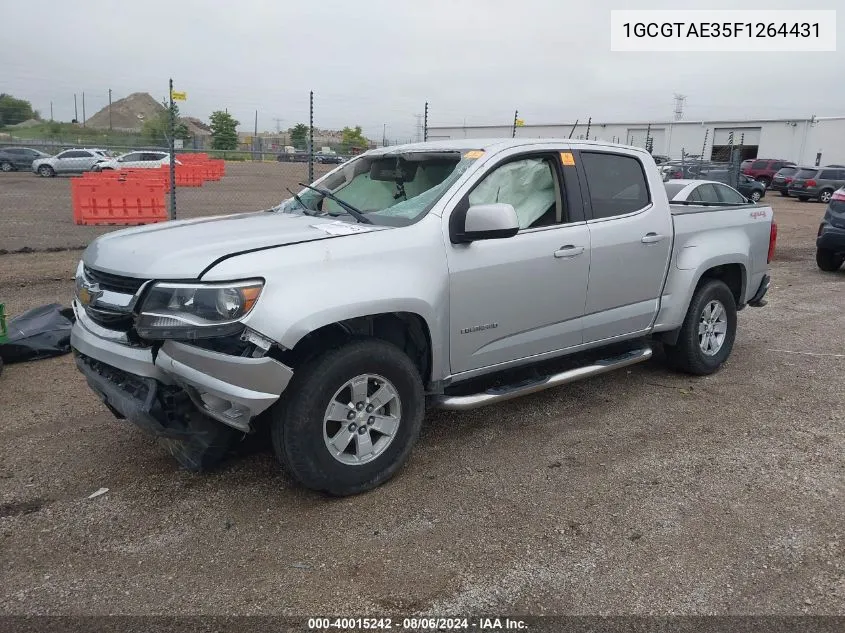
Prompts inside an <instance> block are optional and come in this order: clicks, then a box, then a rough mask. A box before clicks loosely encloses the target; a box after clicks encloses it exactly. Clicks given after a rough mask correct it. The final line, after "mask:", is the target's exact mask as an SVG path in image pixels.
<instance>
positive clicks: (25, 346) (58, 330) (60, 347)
mask: <svg viewBox="0 0 845 633" xmlns="http://www.w3.org/2000/svg"><path fill="white" fill-rule="evenodd" d="M73 321H74V315H73V309H71V308H63V307H62V306H61V304H58V303H51V304H50V305H45V306H40V307H38V308H33V309H32V310H28V311H27V312H24V313H23V314H19V315H18V316H16V317H15V318H13V319H11V320H10V321H9V322H8V323H7V326H8V330H9V332H8V339H7V342H5V343H0V358H2V359H3V362H5V363H20V362H23V361H27V360H38V359H41V358H50V357H52V356H61V355H62V354H67V353H68V352H70V329H71V327H73Z"/></svg>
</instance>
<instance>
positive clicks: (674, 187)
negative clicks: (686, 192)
mask: <svg viewBox="0 0 845 633" xmlns="http://www.w3.org/2000/svg"><path fill="white" fill-rule="evenodd" d="M664 187H665V188H666V197H667V198H669V200H674V199H675V196H677V195H678V194H679V193H681V190H682V189H683V188H684V187H686V185H682V184H679V183H676V182H670V183H667V184H665V185H664Z"/></svg>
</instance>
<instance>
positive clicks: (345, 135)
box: [341, 125, 370, 152]
mask: <svg viewBox="0 0 845 633" xmlns="http://www.w3.org/2000/svg"><path fill="white" fill-rule="evenodd" d="M341 134H342V136H341V145H343V151H345V152H348V151H349V150H351V149H352V148H353V147H357V148H359V149H366V148H367V147H369V146H370V142H369V141H368V140H367V139H366V138H364V135H363V134H362V133H361V126H360V125H356V126H355V127H354V128H351V127H345V128H343V132H342V133H341Z"/></svg>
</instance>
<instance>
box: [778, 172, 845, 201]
mask: <svg viewBox="0 0 845 633" xmlns="http://www.w3.org/2000/svg"><path fill="white" fill-rule="evenodd" d="M843 185H845V168H831V167H802V168H801V169H799V170H798V172H797V173H796V174H795V176H794V177H793V179H792V182H791V183H789V188H788V189H787V191H788V192H789V195H790V196H795V197H796V198H798V199H799V200H801V201H802V202H803V201H806V200H810V199H813V200H818V201H819V202H823V203H825V204H827V203H828V202H830V198H831V196H833V192H834V191H836V190H837V189H839V188H840V187H842V186H843Z"/></svg>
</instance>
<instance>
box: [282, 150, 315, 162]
mask: <svg viewBox="0 0 845 633" xmlns="http://www.w3.org/2000/svg"><path fill="white" fill-rule="evenodd" d="M308 157H309V154H308V152H306V151H304V150H296V151H295V152H282V153H281V154H279V155H278V156H277V158H276V159H277V160H278V161H279V162H280V163H307V162H308Z"/></svg>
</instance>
